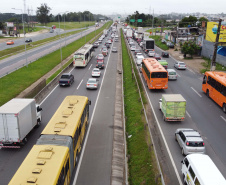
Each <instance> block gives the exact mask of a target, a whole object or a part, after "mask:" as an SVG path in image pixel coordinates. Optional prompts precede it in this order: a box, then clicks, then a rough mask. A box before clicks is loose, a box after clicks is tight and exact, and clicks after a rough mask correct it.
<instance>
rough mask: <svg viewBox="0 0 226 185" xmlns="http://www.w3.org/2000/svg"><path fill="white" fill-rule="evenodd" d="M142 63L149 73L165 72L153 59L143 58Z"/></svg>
mask: <svg viewBox="0 0 226 185" xmlns="http://www.w3.org/2000/svg"><path fill="white" fill-rule="evenodd" d="M143 63H144V64H145V66H146V67H147V69H148V70H149V71H150V72H167V71H166V69H165V68H164V67H163V66H162V65H161V64H160V63H159V62H158V61H157V60H156V59H155V58H144V59H143Z"/></svg>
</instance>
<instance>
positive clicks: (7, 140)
mask: <svg viewBox="0 0 226 185" xmlns="http://www.w3.org/2000/svg"><path fill="white" fill-rule="evenodd" d="M41 111H42V108H41V107H40V106H39V105H38V104H36V102H35V99H25V98H14V99H12V100H10V101H9V102H7V103H5V104H4V105H2V106H1V107H0V148H20V146H21V145H24V144H25V143H26V142H27V138H26V137H27V135H28V133H29V132H30V131H31V130H32V129H33V128H34V127H38V126H39V125H40V124H41V119H42V118H41Z"/></svg>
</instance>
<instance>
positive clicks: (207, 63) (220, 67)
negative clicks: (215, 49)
mask: <svg viewBox="0 0 226 185" xmlns="http://www.w3.org/2000/svg"><path fill="white" fill-rule="evenodd" d="M203 59H204V60H205V62H203V63H202V65H203V67H205V68H204V69H201V70H200V72H201V73H205V72H206V71H210V68H211V60H210V59H209V58H206V57H203ZM216 71H226V67H224V66H223V65H221V64H219V63H216Z"/></svg>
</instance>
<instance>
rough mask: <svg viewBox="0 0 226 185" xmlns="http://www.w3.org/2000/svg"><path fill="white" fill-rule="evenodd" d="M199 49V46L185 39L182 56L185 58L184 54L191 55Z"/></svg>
mask: <svg viewBox="0 0 226 185" xmlns="http://www.w3.org/2000/svg"><path fill="white" fill-rule="evenodd" d="M198 49H199V46H198V45H196V43H195V42H194V41H187V42H185V43H184V44H183V46H182V53H183V54H184V58H186V55H187V54H189V55H191V58H192V56H193V55H194V54H195V53H196V52H197V50H198Z"/></svg>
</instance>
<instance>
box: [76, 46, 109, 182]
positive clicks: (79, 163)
mask: <svg viewBox="0 0 226 185" xmlns="http://www.w3.org/2000/svg"><path fill="white" fill-rule="evenodd" d="M112 46H113V44H112ZM112 46H111V49H112ZM111 49H110V51H111ZM110 56H111V52H110V54H109V57H108V59H107V65H106V69H105V71H104V75H103V79H102V83H101V84H100V88H99V92H98V94H97V98H96V102H95V105H94V108H93V114H92V117H91V119H90V123H89V127H88V130H87V136H86V138H85V141H84V144H83V148H82V151H81V156H80V159H79V162H78V167H77V170H76V174H75V178H74V181H73V183H72V185H75V184H76V182H77V179H78V173H79V170H80V167H81V163H82V159H83V156H84V152H85V149H86V143H87V141H88V137H89V132H90V128H91V126H92V123H93V117H94V114H95V112H96V106H97V102H98V100H99V96H100V92H101V89H102V85H103V83H104V78H105V74H106V71H107V67H108V63H109V59H110Z"/></svg>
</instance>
